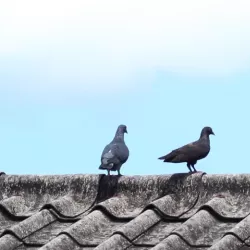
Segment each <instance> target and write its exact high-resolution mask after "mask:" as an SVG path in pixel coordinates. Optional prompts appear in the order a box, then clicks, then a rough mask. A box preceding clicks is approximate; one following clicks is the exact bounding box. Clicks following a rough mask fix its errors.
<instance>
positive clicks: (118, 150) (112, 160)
mask: <svg viewBox="0 0 250 250" xmlns="http://www.w3.org/2000/svg"><path fill="white" fill-rule="evenodd" d="M101 163H102V164H101V166H100V168H101V169H104V168H107V169H112V168H113V167H114V166H115V165H119V164H121V163H123V150H122V147H121V145H120V144H118V143H112V144H109V145H107V146H106V147H105V148H104V150H103V153H102V156H101Z"/></svg>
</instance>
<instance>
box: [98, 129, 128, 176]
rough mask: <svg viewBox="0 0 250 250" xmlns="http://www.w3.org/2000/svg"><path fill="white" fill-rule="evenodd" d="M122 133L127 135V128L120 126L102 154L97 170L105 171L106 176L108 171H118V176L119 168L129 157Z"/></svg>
mask: <svg viewBox="0 0 250 250" xmlns="http://www.w3.org/2000/svg"><path fill="white" fill-rule="evenodd" d="M124 133H128V132H127V127H126V126H125V125H120V126H119V127H118V128H117V131H116V133H115V137H114V139H113V140H112V141H111V142H110V143H109V144H108V145H107V146H106V147H105V148H104V150H103V152H102V156H101V165H100V167H99V169H106V170H107V171H108V175H110V171H118V175H119V176H120V175H121V173H120V168H121V166H122V165H123V164H124V163H125V162H126V161H127V159H128V157H129V149H128V147H127V146H126V144H125V142H124Z"/></svg>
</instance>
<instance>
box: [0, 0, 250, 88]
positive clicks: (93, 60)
mask: <svg viewBox="0 0 250 250" xmlns="http://www.w3.org/2000/svg"><path fill="white" fill-rule="evenodd" d="M249 9H250V2H249V1H248V0H241V1H235V0H210V1H200V0H189V1H186V0H182V1H180V0H179V1H170V0H165V1H164V0H162V1H161V0H159V1H157V0H155V1H151V0H150V1H149V0H137V1H136V0H127V1H117V0H106V1H101V0H99V1H97V0H88V1H87V0H74V1H68V0H67V1H66V0H60V1H59V0H43V1H34V0H22V1H19V0H12V1H1V3H0V34H1V39H0V57H1V58H2V59H0V63H1V64H4V65H3V66H4V67H7V66H8V67H10V68H11V67H13V71H14V72H15V69H14V66H15V64H16V67H18V66H19V65H20V67H21V68H22V69H23V70H21V71H18V72H16V74H17V75H18V74H20V80H22V79H23V81H20V82H22V83H20V84H22V85H23V87H26V88H29V89H32V86H33V87H34V88H37V87H39V88H40V89H44V91H47V90H48V87H49V89H57V87H58V86H61V87H62V86H64V85H65V86H64V87H65V88H72V86H74V87H75V88H76V89H78V90H81V89H83V90H87V89H94V90H96V89H101V90H102V91H103V90H105V89H106V88H107V87H110V88H118V89H120V88H121V87H123V88H124V87H128V86H129V82H131V85H133V84H134V82H133V81H132V79H133V77H134V76H135V75H136V74H137V72H138V70H142V69H149V70H150V69H154V68H157V67H160V68H163V69H166V70H172V71H177V72H180V73H183V72H184V73H187V72H188V73H191V74H197V73H206V74H221V73H222V74H223V73H227V72H233V71H237V70H242V69H244V68H246V67H248V66H249V58H250V48H249V44H250V15H249ZM5 60H7V61H9V62H13V64H12V63H10V64H9V65H7V64H6V63H5ZM17 62H19V64H18V63H17ZM25 64H26V66H25ZM6 65H7V66H6ZM30 74H32V75H33V77H34V78H32V79H31V77H30ZM34 79H35V80H34ZM24 82H25V83H24ZM100 83H102V84H100ZM130 87H131V86H130Z"/></svg>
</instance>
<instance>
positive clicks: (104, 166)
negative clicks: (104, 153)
mask: <svg viewBox="0 0 250 250" xmlns="http://www.w3.org/2000/svg"><path fill="white" fill-rule="evenodd" d="M99 169H107V166H106V165H103V164H102V165H100V167H99Z"/></svg>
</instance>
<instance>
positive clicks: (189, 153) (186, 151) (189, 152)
mask: <svg viewBox="0 0 250 250" xmlns="http://www.w3.org/2000/svg"><path fill="white" fill-rule="evenodd" d="M207 154H208V148H207V146H206V145H205V144H202V143H199V141H195V142H192V143H189V144H187V145H185V146H183V147H180V148H178V149H175V150H173V151H172V152H171V153H169V154H167V155H165V156H162V157H160V158H159V159H160V160H164V161H165V162H175V163H178V162H188V161H193V160H199V159H201V158H203V157H205V156H206V155H207Z"/></svg>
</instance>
